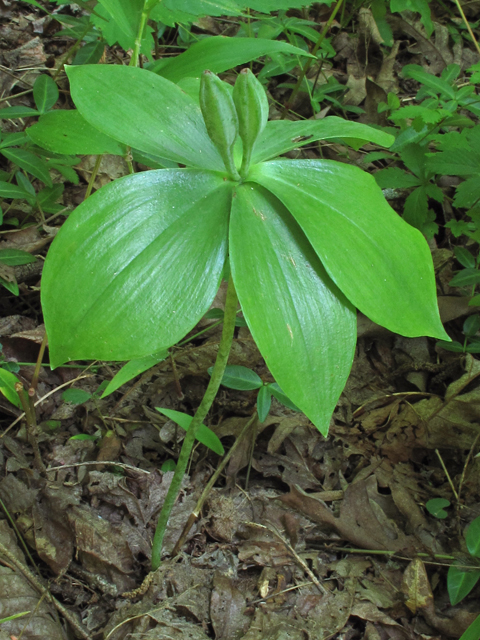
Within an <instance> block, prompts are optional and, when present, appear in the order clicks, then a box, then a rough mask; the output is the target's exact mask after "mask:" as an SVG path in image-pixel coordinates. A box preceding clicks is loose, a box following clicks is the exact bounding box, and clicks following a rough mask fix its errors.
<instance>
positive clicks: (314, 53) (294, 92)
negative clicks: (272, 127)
mask: <svg viewBox="0 0 480 640" xmlns="http://www.w3.org/2000/svg"><path fill="white" fill-rule="evenodd" d="M342 2H343V0H337V4H336V5H335V8H334V10H333V11H332V15H331V16H330V18H329V19H328V20H327V22H326V24H325V26H324V27H323V29H322V31H321V33H320V35H319V36H318V40H317V42H316V44H315V46H314V47H313V51H312V56H315V58H309V59H308V60H307V62H306V64H305V66H304V67H303V68H302V71H301V73H300V75H299V76H298V80H297V84H296V85H295V86H294V88H293V89H292V93H291V95H290V98H289V99H288V101H287V104H286V105H285V110H288V109H289V108H290V106H292V105H293V102H294V100H295V98H296V97H297V93H298V92H299V91H300V87H301V86H302V82H303V79H304V78H305V76H306V75H307V72H308V70H309V69H310V67H311V66H312V62H313V61H314V60H316V56H317V51H318V50H319V49H320V47H321V46H322V42H323V41H324V40H325V36H326V35H327V32H328V30H329V29H330V25H331V24H332V22H333V21H334V20H335V16H336V15H337V13H338V10H339V9H340V7H341V6H342Z"/></svg>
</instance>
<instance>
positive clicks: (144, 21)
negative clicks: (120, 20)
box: [128, 2, 150, 67]
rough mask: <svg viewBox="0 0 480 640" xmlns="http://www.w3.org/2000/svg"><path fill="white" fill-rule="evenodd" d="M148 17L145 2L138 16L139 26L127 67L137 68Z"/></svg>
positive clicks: (148, 12) (148, 13)
mask: <svg viewBox="0 0 480 640" xmlns="http://www.w3.org/2000/svg"><path fill="white" fill-rule="evenodd" d="M149 15H150V9H148V8H147V2H145V4H144V6H143V11H142V15H141V16H140V24H139V26H138V32H137V37H136V38H135V46H134V48H133V54H132V57H131V58H130V62H129V64H128V66H129V67H138V60H139V58H140V49H141V48H142V38H143V32H144V31H145V25H146V24H147V20H148V16H149Z"/></svg>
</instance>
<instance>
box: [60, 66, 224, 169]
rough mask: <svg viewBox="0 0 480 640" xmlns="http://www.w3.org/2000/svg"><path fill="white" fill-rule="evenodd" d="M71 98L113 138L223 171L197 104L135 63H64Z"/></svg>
mask: <svg viewBox="0 0 480 640" xmlns="http://www.w3.org/2000/svg"><path fill="white" fill-rule="evenodd" d="M67 75H68V77H69V79H70V88H71V92H72V98H73V101H74V102H75V104H76V106H77V108H78V110H79V111H80V113H81V115H82V116H83V117H84V118H85V120H87V122H89V123H90V124H91V125H92V126H93V127H95V128H96V129H99V130H100V131H102V132H103V133H105V134H106V135H108V136H110V137H111V138H113V139H114V140H118V141H119V142H123V143H124V144H127V145H129V146H130V147H133V148H134V149H138V150H139V151H143V152H145V153H152V154H154V155H155V156H162V157H165V158H167V159H168V160H173V161H174V162H180V163H182V164H186V165H189V166H194V167H201V168H207V169H212V170H214V171H224V170H225V167H224V164H223V162H222V159H221V158H220V155H219V153H218V151H217V150H216V149H215V147H214V146H213V143H212V142H211V140H210V138H209V137H208V134H207V130H206V129H205V123H204V122H203V118H202V114H201V111H200V107H199V106H198V105H197V104H196V103H195V102H194V100H192V99H191V98H190V97H189V96H187V94H186V93H184V92H183V91H182V90H181V89H180V88H179V87H177V85H175V84H173V83H172V82H170V81H169V80H166V79H165V78H162V77H160V76H158V75H157V74H155V73H152V72H150V71H146V70H145V69H139V68H137V67H123V66H119V65H114V66H110V65H85V66H82V67H67Z"/></svg>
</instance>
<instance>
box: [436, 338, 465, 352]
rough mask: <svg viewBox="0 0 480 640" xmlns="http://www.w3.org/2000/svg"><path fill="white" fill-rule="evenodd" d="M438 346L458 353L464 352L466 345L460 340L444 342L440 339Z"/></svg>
mask: <svg viewBox="0 0 480 640" xmlns="http://www.w3.org/2000/svg"><path fill="white" fill-rule="evenodd" d="M437 346H439V347H441V348H442V349H445V350H446V351H455V352H456V353H463V352H464V351H465V347H464V346H463V344H460V342H457V341H456V340H453V341H452V342H444V341H443V340H439V341H438V342H437Z"/></svg>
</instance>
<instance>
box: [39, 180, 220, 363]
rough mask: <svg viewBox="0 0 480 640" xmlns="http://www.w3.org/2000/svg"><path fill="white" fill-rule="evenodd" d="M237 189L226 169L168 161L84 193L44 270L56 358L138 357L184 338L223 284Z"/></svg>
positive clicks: (52, 354) (49, 330)
mask: <svg viewBox="0 0 480 640" xmlns="http://www.w3.org/2000/svg"><path fill="white" fill-rule="evenodd" d="M230 199H231V186H230V183H229V182H226V181H224V179H223V177H222V176H221V175H217V174H210V173H205V172H202V171H197V170H192V169H160V170H158V171H146V172H144V173H138V174H135V175H132V176H127V177H125V178H121V179H120V180H116V181H115V182H113V183H110V184H108V185H107V186H105V187H103V188H102V189H101V190H100V191H97V192H96V193H94V194H93V195H92V196H90V198H88V200H86V201H85V202H84V203H82V204H81V205H80V206H79V207H78V208H77V209H76V210H75V211H74V213H72V214H71V215H70V216H69V218H68V220H67V221H66V222H65V224H64V225H63V227H62V228H61V230H60V232H59V233H58V235H57V237H56V238H55V240H54V241H53V244H52V246H51V248H50V251H49V253H48V255H47V259H46V262H45V266H44V271H43V276H42V306H43V310H44V316H45V324H46V327H47V334H48V338H49V345H50V358H51V363H52V366H53V367H57V366H59V365H60V364H62V363H64V362H66V361H67V360H77V359H81V360H83V359H87V360H88V359H95V360H134V359H137V358H143V357H145V356H147V355H150V354H151V353H152V351H153V352H157V351H160V349H163V348H167V347H169V346H171V345H172V344H174V343H175V342H177V341H178V340H180V339H181V338H183V337H184V336H185V334H186V333H188V331H190V329H192V328H193V327H194V326H195V324H196V323H197V322H198V320H200V318H201V317H202V316H203V315H204V314H205V313H206V312H207V310H208V308H209V306H210V304H211V302H212V300H213V298H214V296H215V293H216V291H217V289H218V286H219V284H220V278H221V274H222V270H223V266H224V262H225V257H226V247H227V223H228V211H229V208H230ZM60 274H61V277H60Z"/></svg>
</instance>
